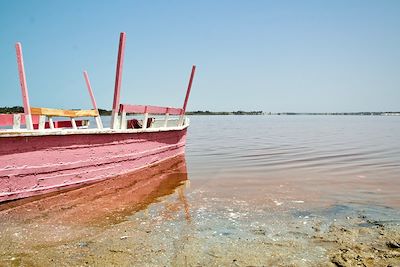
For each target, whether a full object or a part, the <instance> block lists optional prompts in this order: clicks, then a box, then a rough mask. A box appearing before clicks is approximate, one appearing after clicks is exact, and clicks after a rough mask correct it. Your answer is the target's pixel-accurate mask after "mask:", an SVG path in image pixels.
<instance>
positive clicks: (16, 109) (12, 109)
mask: <svg viewBox="0 0 400 267" xmlns="http://www.w3.org/2000/svg"><path fill="white" fill-rule="evenodd" d="M23 112H24V108H23V107H20V106H14V107H0V113H1V114H13V113H23Z"/></svg>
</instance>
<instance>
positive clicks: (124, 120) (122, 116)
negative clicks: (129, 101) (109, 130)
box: [121, 111, 128, 130]
mask: <svg viewBox="0 0 400 267" xmlns="http://www.w3.org/2000/svg"><path fill="white" fill-rule="evenodd" d="M127 124H128V122H127V120H126V112H125V111H124V112H122V114H121V129H123V130H124V129H126V128H127Z"/></svg>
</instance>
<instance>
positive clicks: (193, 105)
mask: <svg viewBox="0 0 400 267" xmlns="http://www.w3.org/2000/svg"><path fill="white" fill-rule="evenodd" d="M122 31H124V32H126V34H127V43H126V50H125V53H126V54H125V63H124V69H123V78H122V94H121V102H123V103H130V104H149V105H162V106H181V105H182V102H183V99H184V94H185V90H186V86H187V82H188V78H189V74H190V69H191V65H192V64H196V65H197V73H196V77H195V80H194V83H193V88H192V95H191V98H190V100H189V105H188V110H213V111H232V110H263V111H266V112H270V111H271V112H280V111H281V112H284V111H286V112H290V111H291V112H344V111H347V112H351V111H400V1H397V0H392V1H390V0H380V1H378V0H376V1H369V0H335V1H333V0H332V1H321V0H318V1H317V0H316V1H311V0H310V1H306V0H304V1H299V0H296V1H294V0H293V1H288V0H282V1H267V0H252V1H245V0H242V1H240V0H237V1H234V0H230V1H225V0H221V1H216V0H213V1H212V0H205V1H183V0H181V1H175V0H168V1H167V0H165V1H164V0H158V1H156V0H154V1H152V0H150V1H134V0H126V1H122V0H113V1H111V0H110V1H104V0H103V1H102V0H80V1H78V0H71V1H61V0H51V1H49V0H40V1H39V0H38V1H34V0H30V1H28V0H1V1H0V106H14V105H22V101H21V91H20V87H19V82H18V71H17V64H16V59H15V47H14V45H15V43H16V42H17V41H19V42H21V43H22V47H23V53H24V61H25V70H26V74H27V84H28V89H29V95H30V102H31V106H44V107H53V108H91V102H90V98H89V95H88V93H87V91H86V87H85V82H84V79H83V75H82V71H83V70H87V71H88V73H89V77H90V80H91V83H92V86H93V90H94V94H95V96H96V99H97V102H98V106H99V107H101V108H105V109H111V105H112V97H113V90H114V78H115V64H116V56H117V49H118V39H119V33H120V32H122Z"/></svg>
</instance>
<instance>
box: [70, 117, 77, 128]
mask: <svg viewBox="0 0 400 267" xmlns="http://www.w3.org/2000/svg"><path fill="white" fill-rule="evenodd" d="M71 123H72V129H75V130H76V129H78V127H76V121H75V119H74V118H71Z"/></svg>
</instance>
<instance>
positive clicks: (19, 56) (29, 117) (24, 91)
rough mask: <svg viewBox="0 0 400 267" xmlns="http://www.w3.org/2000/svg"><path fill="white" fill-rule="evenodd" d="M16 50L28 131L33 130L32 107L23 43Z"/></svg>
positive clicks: (16, 46) (17, 44) (17, 45)
mask: <svg viewBox="0 0 400 267" xmlns="http://www.w3.org/2000/svg"><path fill="white" fill-rule="evenodd" d="M15 50H16V53H17V63H18V74H19V83H20V85H21V92H22V101H23V104H24V114H25V124H26V128H27V129H28V130H33V123H32V115H31V106H30V105H29V95H28V87H27V85H26V76H25V68H24V58H23V55H22V46H21V43H16V44H15Z"/></svg>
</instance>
